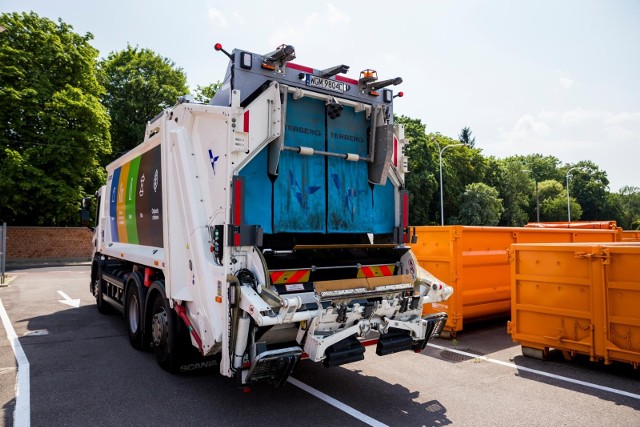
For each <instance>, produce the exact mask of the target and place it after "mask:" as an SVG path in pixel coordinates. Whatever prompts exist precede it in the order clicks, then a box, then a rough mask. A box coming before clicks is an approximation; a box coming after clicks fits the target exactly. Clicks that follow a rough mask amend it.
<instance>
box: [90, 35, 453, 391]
mask: <svg viewBox="0 0 640 427" xmlns="http://www.w3.org/2000/svg"><path fill="white" fill-rule="evenodd" d="M216 50H217V51H219V52H222V53H224V54H225V55H226V56H227V57H228V58H229V65H228V69H227V72H226V76H225V79H224V82H223V84H222V86H221V88H220V89H219V91H218V92H217V93H216V95H215V96H214V97H213V99H212V100H211V101H210V102H209V103H208V104H203V103H195V102H191V101H189V100H188V98H187V97H184V98H182V99H180V100H178V103H177V104H176V105H175V106H174V107H172V108H168V109H166V110H165V111H163V112H162V113H161V114H159V115H158V116H157V117H155V118H154V119H152V120H151V121H150V122H148V124H147V127H146V133H145V137H144V141H143V142H142V143H141V144H140V145H138V146H137V147H136V148H134V149H132V150H131V151H129V152H128V153H126V154H124V155H123V156H122V157H120V158H118V159H117V160H115V161H114V162H112V163H111V164H110V165H108V166H107V176H108V178H107V183H106V185H105V186H104V187H102V188H101V189H100V190H99V191H98V192H97V199H98V207H97V214H96V216H97V220H96V228H95V235H94V246H95V253H94V256H93V261H92V269H91V285H90V289H91V292H92V293H93V294H94V296H95V298H96V302H97V307H98V310H99V311H100V312H103V313H104V312H107V311H119V312H120V313H121V314H122V315H123V316H124V318H125V323H126V327H127V330H128V335H129V340H130V341H131V344H132V345H133V347H135V348H137V349H152V350H153V351H154V352H155V354H156V358H157V360H158V362H159V363H160V365H161V366H162V367H163V368H165V369H166V370H168V371H171V372H179V371H185V370H190V369H194V368H198V367H202V366H210V365H212V364H215V365H216V366H218V365H219V369H220V373H221V374H222V375H225V376H228V377H235V378H236V379H237V381H238V382H239V384H240V385H241V386H246V385H248V384H251V383H254V382H258V381H267V382H270V383H272V384H274V385H276V386H278V385H281V384H283V382H285V381H286V380H287V378H288V377H289V375H290V374H291V371H292V369H293V368H294V366H295V365H296V363H297V362H298V360H299V359H301V358H306V359H309V360H311V361H313V362H322V363H323V364H324V365H325V366H327V367H333V366H339V365H342V364H345V363H349V362H354V361H358V360H362V359H363V358H364V352H365V345H367V344H369V345H376V354H377V355H379V356H385V355H388V354H391V353H395V352H398V351H404V350H411V351H415V352H420V351H422V350H423V349H424V347H425V345H426V344H427V342H428V341H429V340H430V339H432V338H434V337H436V336H438V334H439V333H440V332H441V330H442V327H443V326H444V324H445V322H446V314H444V313H442V314H436V315H430V316H423V315H422V308H423V304H425V303H433V302H439V301H443V300H445V299H447V298H448V297H449V295H450V294H451V293H452V289H451V288H450V287H449V286H447V285H446V284H443V283H442V282H440V281H439V280H437V279H436V278H434V277H433V276H431V275H429V274H428V273H427V272H426V271H424V270H422V269H421V268H420V267H419V266H418V263H417V261H416V258H415V256H414V255H413V253H412V252H411V250H410V249H409V247H408V246H406V245H405V243H408V242H409V241H410V240H411V239H412V238H414V237H413V236H412V233H411V228H410V227H409V222H408V210H409V205H408V203H409V195H408V194H407V191H406V189H405V180H404V177H405V174H406V173H407V172H408V170H407V163H408V162H407V158H406V156H405V154H404V146H405V139H404V134H403V128H402V126H400V125H394V124H393V101H394V98H395V97H396V96H397V95H394V93H393V91H392V90H391V89H390V88H389V87H390V86H392V85H396V84H399V83H401V81H402V79H400V78H393V79H389V80H379V79H378V78H377V73H376V72H375V71H373V70H365V71H363V72H362V73H360V78H359V79H358V80H356V79H352V78H348V77H346V75H345V74H346V72H347V70H348V68H349V67H348V66H345V65H338V66H333V67H330V68H326V69H322V70H319V69H315V68H311V67H306V66H302V65H299V64H296V63H294V62H292V60H293V59H294V58H295V50H294V48H293V47H292V46H290V45H283V46H280V47H279V48H277V49H276V50H274V51H273V52H269V53H267V54H264V55H260V54H256V53H252V52H249V51H246V50H239V49H235V50H233V51H232V52H231V53H229V52H227V51H226V50H224V49H223V48H222V46H220V45H219V44H218V45H216Z"/></svg>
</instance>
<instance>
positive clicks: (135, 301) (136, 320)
mask: <svg viewBox="0 0 640 427" xmlns="http://www.w3.org/2000/svg"><path fill="white" fill-rule="evenodd" d="M140 307H141V304H140V295H139V294H138V288H137V287H136V285H135V284H134V283H132V284H130V285H129V290H128V291H127V299H126V305H125V309H124V316H125V320H126V324H127V332H128V334H129V342H130V343H131V346H132V347H133V348H135V349H138V350H142V348H143V341H142V336H143V333H142V310H141V308H140Z"/></svg>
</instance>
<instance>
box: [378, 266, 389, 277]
mask: <svg viewBox="0 0 640 427" xmlns="http://www.w3.org/2000/svg"><path fill="white" fill-rule="evenodd" d="M380 271H381V272H382V275H383V276H391V271H390V270H389V266H388V265H381V266H380Z"/></svg>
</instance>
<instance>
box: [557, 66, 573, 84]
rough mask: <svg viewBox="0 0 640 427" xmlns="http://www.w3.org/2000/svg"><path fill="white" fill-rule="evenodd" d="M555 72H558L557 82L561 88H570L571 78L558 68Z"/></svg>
mask: <svg viewBox="0 0 640 427" xmlns="http://www.w3.org/2000/svg"><path fill="white" fill-rule="evenodd" d="M556 73H557V74H558V83H559V84H560V87H561V88H563V89H571V86H573V79H571V78H570V77H568V76H567V75H565V74H564V73H563V72H562V71H560V70H556Z"/></svg>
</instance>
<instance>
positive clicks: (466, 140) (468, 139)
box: [458, 126, 476, 148]
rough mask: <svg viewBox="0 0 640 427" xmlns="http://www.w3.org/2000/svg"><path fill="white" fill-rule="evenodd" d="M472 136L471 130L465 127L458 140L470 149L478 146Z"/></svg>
mask: <svg viewBox="0 0 640 427" xmlns="http://www.w3.org/2000/svg"><path fill="white" fill-rule="evenodd" d="M471 134H472V132H471V129H469V128H468V127H467V126H465V127H463V128H462V132H460V135H458V140H459V141H460V142H461V143H463V144H465V145H467V146H468V147H470V148H473V147H475V146H476V138H475V137H474V136H471Z"/></svg>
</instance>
